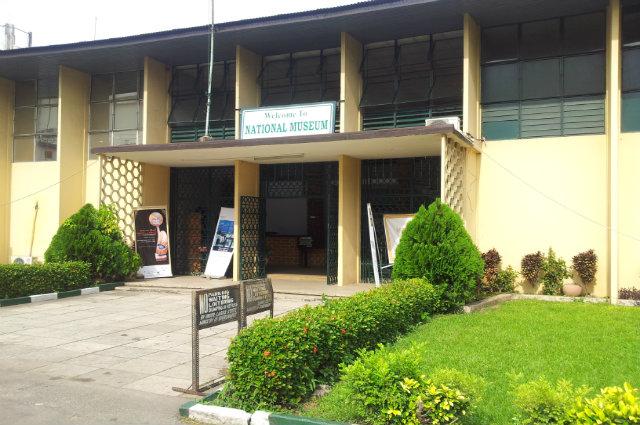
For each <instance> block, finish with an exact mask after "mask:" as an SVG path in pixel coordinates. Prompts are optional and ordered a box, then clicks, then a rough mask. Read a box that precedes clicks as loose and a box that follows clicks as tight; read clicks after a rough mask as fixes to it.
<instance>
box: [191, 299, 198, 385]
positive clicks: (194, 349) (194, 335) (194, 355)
mask: <svg viewBox="0 0 640 425" xmlns="http://www.w3.org/2000/svg"><path fill="white" fill-rule="evenodd" d="M197 297H198V295H197V294H196V292H195V291H194V292H192V293H191V388H192V389H193V390H194V391H196V392H198V391H200V376H199V375H200V370H199V369H200V338H199V335H198V317H197V311H196V303H197V302H198V300H197V299H196V298H197Z"/></svg>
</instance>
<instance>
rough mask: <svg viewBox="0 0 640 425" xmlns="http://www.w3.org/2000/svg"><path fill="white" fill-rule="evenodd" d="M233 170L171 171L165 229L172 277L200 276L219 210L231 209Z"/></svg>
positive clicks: (194, 169)
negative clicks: (167, 236) (169, 248)
mask: <svg viewBox="0 0 640 425" xmlns="http://www.w3.org/2000/svg"><path fill="white" fill-rule="evenodd" d="M233 188H234V167H197V168H196V167H192V168H172V169H171V201H170V205H169V225H170V233H171V238H170V240H171V262H172V269H173V273H174V274H176V275H189V274H191V275H200V274H202V273H203V272H204V269H205V266H206V264H207V259H208V256H209V251H210V248H211V243H212V241H213V235H214V232H215V230H216V229H215V227H216V224H217V222H218V216H219V215H220V207H229V208H233Z"/></svg>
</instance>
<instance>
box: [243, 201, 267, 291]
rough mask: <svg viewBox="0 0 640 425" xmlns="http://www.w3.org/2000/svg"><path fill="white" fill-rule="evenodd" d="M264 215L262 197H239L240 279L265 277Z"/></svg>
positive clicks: (265, 224)
mask: <svg viewBox="0 0 640 425" xmlns="http://www.w3.org/2000/svg"><path fill="white" fill-rule="evenodd" d="M266 216H267V214H266V208H265V200H264V198H262V197H256V196H241V197H240V237H239V245H238V248H239V250H238V251H239V252H240V280H246V279H261V278H265V277H267V274H266V271H265V265H266V261H265V260H266V255H265V254H266V239H267V238H266V227H267V223H266Z"/></svg>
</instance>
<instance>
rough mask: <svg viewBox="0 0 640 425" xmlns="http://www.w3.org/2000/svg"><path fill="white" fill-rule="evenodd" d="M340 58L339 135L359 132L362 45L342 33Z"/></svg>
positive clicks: (360, 123)
mask: <svg viewBox="0 0 640 425" xmlns="http://www.w3.org/2000/svg"><path fill="white" fill-rule="evenodd" d="M340 57H341V61H340V101H341V103H340V133H347V132H351V131H361V130H362V114H361V113H360V99H361V98H362V73H361V72H360V64H361V63H362V43H360V42H359V41H358V40H356V39H355V38H353V37H352V36H351V35H349V34H347V33H346V32H343V33H342V39H341V43H340Z"/></svg>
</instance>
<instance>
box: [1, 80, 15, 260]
mask: <svg viewBox="0 0 640 425" xmlns="http://www.w3.org/2000/svg"><path fill="white" fill-rule="evenodd" d="M13 103H14V83H13V81H9V80H5V79H4V78H0V264H2V263H8V262H9V260H10V258H9V229H10V222H11V162H12V160H13Z"/></svg>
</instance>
